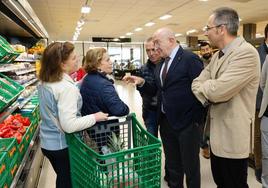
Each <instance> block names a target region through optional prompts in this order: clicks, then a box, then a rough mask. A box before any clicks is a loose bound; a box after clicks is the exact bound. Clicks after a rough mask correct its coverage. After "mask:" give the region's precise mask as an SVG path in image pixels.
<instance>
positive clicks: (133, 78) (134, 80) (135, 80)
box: [123, 75, 145, 86]
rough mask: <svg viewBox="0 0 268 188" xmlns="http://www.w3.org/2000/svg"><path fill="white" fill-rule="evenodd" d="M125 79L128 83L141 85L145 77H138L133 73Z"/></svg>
mask: <svg viewBox="0 0 268 188" xmlns="http://www.w3.org/2000/svg"><path fill="white" fill-rule="evenodd" d="M123 81H125V82H126V83H132V84H135V85H136V86H141V85H143V84H144V82H145V80H144V79H143V78H141V77H138V76H131V75H126V76H124V78H123Z"/></svg>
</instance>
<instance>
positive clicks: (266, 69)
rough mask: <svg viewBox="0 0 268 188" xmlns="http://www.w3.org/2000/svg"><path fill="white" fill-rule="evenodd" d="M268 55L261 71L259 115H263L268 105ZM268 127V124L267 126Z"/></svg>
mask: <svg viewBox="0 0 268 188" xmlns="http://www.w3.org/2000/svg"><path fill="white" fill-rule="evenodd" d="M267 74H268V55H267V57H266V60H265V61H264V64H263V67H262V73H261V81H260V88H261V90H262V91H263V97H262V101H261V108H260V113H259V117H262V116H263V114H264V112H265V110H266V108H267V106H268V75H267ZM267 127H268V126H267Z"/></svg>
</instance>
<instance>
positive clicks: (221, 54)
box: [219, 50, 224, 59]
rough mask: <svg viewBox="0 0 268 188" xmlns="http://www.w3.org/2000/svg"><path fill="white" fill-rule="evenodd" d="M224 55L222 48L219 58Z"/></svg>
mask: <svg viewBox="0 0 268 188" xmlns="http://www.w3.org/2000/svg"><path fill="white" fill-rule="evenodd" d="M223 55H224V53H223V52H222V51H221V50H220V51H219V59H220V58H221V57H222V56H223Z"/></svg>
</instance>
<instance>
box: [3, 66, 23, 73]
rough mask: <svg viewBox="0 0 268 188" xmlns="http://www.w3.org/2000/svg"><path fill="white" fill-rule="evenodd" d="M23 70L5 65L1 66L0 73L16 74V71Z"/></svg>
mask: <svg viewBox="0 0 268 188" xmlns="http://www.w3.org/2000/svg"><path fill="white" fill-rule="evenodd" d="M19 69H21V68H20V67H16V66H11V65H8V66H7V65H3V66H0V72H14V71H16V70H19Z"/></svg>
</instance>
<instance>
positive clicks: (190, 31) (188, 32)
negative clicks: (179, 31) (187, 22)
mask: <svg viewBox="0 0 268 188" xmlns="http://www.w3.org/2000/svg"><path fill="white" fill-rule="evenodd" d="M191 33H197V30H196V29H191V30H189V31H187V32H186V34H187V35H189V34H191Z"/></svg>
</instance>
